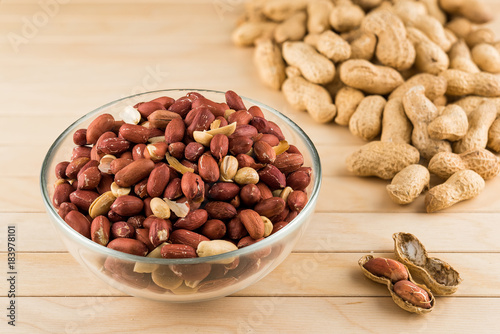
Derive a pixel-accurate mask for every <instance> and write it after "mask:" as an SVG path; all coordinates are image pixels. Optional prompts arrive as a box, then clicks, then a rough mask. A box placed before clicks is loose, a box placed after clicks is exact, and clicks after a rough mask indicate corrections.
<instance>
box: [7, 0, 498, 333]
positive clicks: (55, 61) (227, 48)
mask: <svg viewBox="0 0 500 334" xmlns="http://www.w3.org/2000/svg"><path fill="white" fill-rule="evenodd" d="M489 2H490V3H491V4H492V5H493V6H494V7H493V8H494V11H495V12H497V13H499V14H500V3H499V2H498V1H495V0H490V1H489ZM41 3H42V4H47V3H51V4H52V5H50V6H42V5H40V4H39V1H38V0H3V1H1V2H0V27H1V31H2V33H1V34H0V68H1V69H0V94H1V109H0V162H1V174H0V184H1V185H2V191H1V193H0V240H1V242H0V245H1V249H0V264H1V268H2V270H1V271H2V275H1V276H2V277H7V272H8V268H7V229H8V225H16V227H17V229H16V237H17V239H16V250H17V262H16V265H17V267H16V270H17V272H18V275H17V286H16V307H17V308H16V310H17V317H16V327H15V328H14V327H11V326H8V324H7V321H8V318H7V317H6V316H5V315H6V314H7V311H6V308H7V307H8V305H9V304H8V303H9V298H8V297H7V293H8V290H9V285H8V283H7V281H6V279H4V278H2V279H1V280H0V306H1V309H2V310H3V311H2V312H1V313H2V316H1V318H0V319H1V320H0V332H2V333H125V332H127V333H128V332H136V333H152V332H167V331H168V332H171V333H185V332H200V333H205V332H227V333H233V332H239V333H251V332H281V333H292V332H301V333H332V332H336V333H364V332H367V333H388V332H390V333H421V332H422V333H423V332H425V333H432V332H436V333H437V332H441V333H442V332H457V333H458V332H460V333H493V332H497V333H498V332H499V331H500V324H499V322H498V314H499V313H500V278H499V277H500V237H499V235H500V196H499V195H498V194H499V193H498V189H500V178H496V180H492V181H488V182H487V187H486V189H485V190H484V192H483V193H482V194H481V195H480V196H479V197H478V198H476V199H474V200H471V201H468V202H465V203H462V204H459V205H456V206H455V207H453V208H452V209H449V210H446V211H443V212H441V213H436V214H426V213H423V212H424V208H423V197H421V198H419V199H418V200H417V201H416V202H415V203H413V204H412V205H409V206H405V207H400V206H398V205H396V204H393V203H392V202H391V201H390V200H389V199H388V197H387V196H386V194H385V185H386V184H387V182H386V181H381V180H375V179H368V178H357V177H353V176H351V175H349V173H348V172H347V171H346V169H345V166H344V160H345V158H346V156H347V155H348V154H350V153H351V152H352V151H353V150H355V149H356V148H358V147H359V146H361V145H362V144H363V142H362V141H361V140H359V139H357V138H354V137H353V136H352V135H351V134H350V133H349V132H348V130H347V129H346V128H342V127H339V126H336V125H334V124H329V125H318V124H315V123H314V122H313V121H312V120H311V119H310V118H309V117H308V116H307V114H306V113H304V112H299V111H295V110H292V109H291V108H290V107H289V106H288V105H287V103H286V102H285V100H284V98H283V96H282V95H281V94H280V93H279V92H274V91H271V90H269V89H266V88H264V87H263V86H262V85H261V83H260V82H259V80H258V78H257V76H256V72H255V69H254V67H253V64H252V50H251V49H245V48H237V47H234V46H233V45H232V43H231V41H230V34H231V31H232V29H233V26H234V24H235V21H236V19H237V17H238V16H239V14H240V13H241V12H242V5H241V1H229V0H220V1H219V0H213V1H201V0H199V1H189V2H188V1H181V0H178V1H174V0H171V1H163V0H149V1H143V2H139V1H137V2H136V1H131V0H126V1H119V0H86V1H84V0H72V1H69V0H64V1H62V0H59V1H55V0H53V1H48V0H44V1H41ZM57 3H59V4H57ZM54 4H56V5H54ZM47 13H48V14H47ZM493 26H494V27H495V28H496V30H497V31H499V30H500V21H497V22H496V23H495V24H493ZM179 87H180V88H207V89H217V90H227V89H233V90H235V91H236V92H238V93H240V94H242V95H244V96H248V97H252V98H255V99H257V100H260V101H262V102H264V103H266V104H268V105H271V106H273V107H275V108H276V109H278V110H281V111H283V112H284V113H286V114H287V115H288V116H289V117H291V118H292V119H293V120H294V121H296V122H297V123H298V124H300V125H301V126H302V127H303V129H304V130H305V131H306V132H307V133H308V134H309V135H310V137H311V138H312V139H313V141H314V143H315V144H316V146H317V148H318V150H319V152H320V155H321V159H322V165H323V171H324V174H323V188H322V192H321V196H320V199H319V202H318V206H317V211H316V213H315V215H314V217H313V221H312V222H311V224H310V225H309V228H308V230H307V232H306V234H305V235H304V236H303V237H302V239H301V240H300V242H299V243H298V244H297V246H296V247H295V250H294V252H293V253H292V254H291V255H290V256H289V257H288V258H287V259H286V260H285V262H284V263H283V264H281V265H280V266H279V267H278V268H277V269H276V270H274V272H272V273H271V274H269V275H268V276H267V277H266V278H264V279H263V280H261V281H260V282H258V283H257V284H255V285H253V286H251V287H249V288H247V289H245V290H243V291H240V292H238V293H237V294H235V295H232V296H229V297H226V298H222V299H219V300H216V301H212V302H206V303H197V304H181V305H178V304H165V303H159V302H152V301H147V300H142V299H138V298H134V297H129V296H126V295H124V294H123V293H121V292H119V291H117V290H114V289H112V288H110V287H108V286H107V285H105V284H104V283H102V282H101V281H100V280H99V279H97V278H96V277H94V276H93V275H92V274H90V273H89V272H87V271H86V270H85V269H84V268H82V267H81V266H80V265H79V264H78V263H77V262H76V261H75V260H74V259H73V258H72V257H71V256H70V255H69V254H68V253H67V252H66V249H65V247H64V245H63V244H62V242H61V241H60V239H59V237H58V236H57V235H56V231H55V229H54V228H53V227H52V226H51V223H50V222H49V220H48V217H47V215H46V213H45V209H44V207H43V204H42V201H41V196H40V191H39V185H38V184H39V181H38V178H39V171H40V166H41V161H42V159H43V157H44V155H45V153H46V151H47V149H48V147H49V145H50V144H51V143H52V142H53V140H54V139H55V138H56V136H57V135H58V134H59V133H60V132H61V131H62V130H63V129H65V128H66V127H67V126H68V125H69V124H70V123H71V122H72V121H73V120H75V119H76V118H77V117H79V116H81V115H83V114H84V113H87V112H88V111H90V110H93V109H94V108H96V107H98V106H101V105H103V104H105V103H107V102H109V101H112V100H115V99H117V98H119V97H122V96H126V95H130V94H132V93H136V92H141V91H146V90H154V89H162V88H179ZM399 231H405V232H411V233H414V234H416V235H417V236H418V237H419V238H420V240H421V241H422V242H423V243H424V244H425V245H426V247H427V249H428V251H429V252H430V254H431V255H432V256H436V257H439V258H442V259H444V260H446V261H448V262H449V263H450V264H452V265H453V266H454V267H455V268H456V269H458V270H459V271H460V272H461V274H462V277H463V278H464V282H463V283H462V285H461V286H460V288H459V290H458V291H457V293H456V294H455V295H453V296H450V297H438V299H437V306H436V308H435V310H434V311H433V312H432V313H431V314H428V315H425V316H418V315H415V314H411V313H407V312H405V311H402V310H401V309H400V308H398V307H397V306H396V305H395V304H394V303H393V302H392V300H391V298H390V297H389V294H388V291H387V289H386V287H384V286H382V285H379V284H375V283H373V282H371V281H369V280H367V279H366V278H364V276H363V275H362V274H361V271H360V270H359V268H358V266H357V260H358V259H359V258H360V257H361V256H362V255H364V254H367V253H370V252H373V253H374V254H375V255H376V256H393V254H392V251H393V242H392V238H391V235H392V233H394V232H399Z"/></svg>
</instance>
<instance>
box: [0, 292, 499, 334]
mask: <svg viewBox="0 0 500 334" xmlns="http://www.w3.org/2000/svg"><path fill="white" fill-rule="evenodd" d="M0 302H1V303H2V304H3V305H6V304H7V303H8V300H7V298H0ZM17 302H18V303H19V304H18V305H19V308H20V311H19V313H18V319H17V321H16V331H17V330H21V331H23V332H25V333H33V332H37V333H61V332H66V333H89V334H90V333H106V334H107V333H123V332H124V331H127V332H129V333H135V332H137V333H144V332H151V333H156V332H161V331H165V329H166V328H168V331H169V332H173V333H199V332H203V333H238V334H239V333H254V332H257V333H264V332H265V333H271V332H272V333H311V332H314V333H332V332H335V333H337V332H338V333H387V332H391V333H392V332H394V333H410V332H411V333H415V332H417V333H419V332H426V333H427V332H431V333H442V332H446V333H479V334H482V333H496V332H499V331H500V324H499V322H498V321H497V319H496V318H495V317H494V316H491V315H492V314H498V312H499V311H500V298H455V297H450V298H442V299H440V301H439V304H437V306H436V309H435V310H434V311H433V312H432V313H431V314H428V315H425V316H418V315H415V314H412V313H408V312H405V311H403V310H401V309H400V308H399V307H398V306H396V305H395V304H394V302H393V301H392V299H391V298H389V297H377V298H357V297H355V298H354V297H353V298H332V297H318V298H311V297H310V298H282V297H265V298H261V297H259V298H242V297H228V298H223V299H218V300H214V301H210V302H203V303H190V304H168V303H158V302H152V301H148V300H143V299H139V298H130V297H107V298H102V297H98V298H96V297H83V298H75V297H64V298H58V297H44V298H40V297H29V298H27V297H21V298H18V300H17ZM40 310H43V314H44V317H45V319H50V321H41V319H40ZM193 314H194V315H196V320H195V321H193V319H194V318H193ZM117 319H119V320H117ZM381 319H383V321H382V320H381ZM7 326H8V325H7V322H6V321H2V322H0V330H2V332H9V331H12V328H11V327H7Z"/></svg>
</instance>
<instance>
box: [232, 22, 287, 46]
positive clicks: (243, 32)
mask: <svg viewBox="0 0 500 334" xmlns="http://www.w3.org/2000/svg"><path fill="white" fill-rule="evenodd" d="M276 25H277V24H276V23H274V22H261V21H257V22H253V21H249V22H245V23H243V24H241V25H240V26H239V27H237V28H236V29H235V30H234V31H233V35H232V40H233V43H234V44H235V45H238V46H251V45H253V44H254V43H255V41H256V40H258V39H259V38H261V37H271V36H272V34H273V31H274V29H276Z"/></svg>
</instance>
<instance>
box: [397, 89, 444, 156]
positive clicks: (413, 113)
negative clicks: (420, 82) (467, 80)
mask: <svg viewBox="0 0 500 334" xmlns="http://www.w3.org/2000/svg"><path fill="white" fill-rule="evenodd" d="M424 92H425V88H424V87H423V86H415V87H413V88H411V89H410V90H409V91H408V92H407V93H406V94H405V95H404V97H403V106H404V109H405V113H406V115H407V116H408V118H409V119H410V121H411V123H412V124H413V132H412V137H411V141H412V144H413V146H415V147H416V148H417V149H418V151H419V152H420V155H421V156H422V157H423V158H424V159H427V160H430V159H431V158H432V157H433V156H434V155H435V154H437V153H438V152H451V146H450V143H449V142H447V141H444V140H435V139H432V138H430V136H429V132H428V131H427V126H428V124H429V123H430V122H432V121H433V120H434V119H435V118H436V117H437V116H438V109H437V108H436V106H435V105H434V104H433V103H432V102H431V101H430V100H429V99H428V98H427V97H425V94H424Z"/></svg>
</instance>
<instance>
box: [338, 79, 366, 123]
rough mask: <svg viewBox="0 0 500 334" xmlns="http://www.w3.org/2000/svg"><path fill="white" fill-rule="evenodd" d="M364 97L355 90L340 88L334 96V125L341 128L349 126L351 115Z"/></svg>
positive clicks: (360, 92)
mask: <svg viewBox="0 0 500 334" xmlns="http://www.w3.org/2000/svg"><path fill="white" fill-rule="evenodd" d="M364 97H365V94H363V92H362V91H360V90H358V89H356V88H352V87H343V88H341V89H340V90H339V91H338V93H337V95H336V96H335V105H336V106H337V117H335V123H337V124H338V125H343V126H347V125H349V120H350V119H351V116H352V114H354V112H355V111H356V108H357V107H358V105H359V104H360V102H361V101H362V100H363V98H364Z"/></svg>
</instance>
